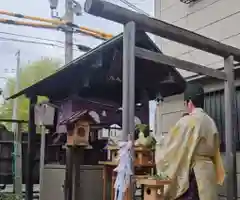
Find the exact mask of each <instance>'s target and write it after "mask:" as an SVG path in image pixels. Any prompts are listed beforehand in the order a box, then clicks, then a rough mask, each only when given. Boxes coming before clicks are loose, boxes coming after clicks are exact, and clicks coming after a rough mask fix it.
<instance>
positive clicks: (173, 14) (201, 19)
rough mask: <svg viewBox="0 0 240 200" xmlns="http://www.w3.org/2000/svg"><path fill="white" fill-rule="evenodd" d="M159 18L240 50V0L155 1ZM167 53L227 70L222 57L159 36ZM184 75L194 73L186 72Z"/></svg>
mask: <svg viewBox="0 0 240 200" xmlns="http://www.w3.org/2000/svg"><path fill="white" fill-rule="evenodd" d="M154 10H155V17H156V18H158V19H161V20H163V21H166V22H168V23H171V24H174V25H176V26H179V27H182V28H185V29H188V30H190V31H194V32H196V33H199V34H201V35H204V36H206V37H210V38H212V39H215V40H218V41H221V42H223V43H225V44H229V45H232V46H235V47H238V48H240V26H239V21H240V1H239V0H199V1H197V2H195V3H192V4H184V3H182V2H180V0H155V7H154ZM155 39H156V42H157V43H158V44H159V46H160V47H161V48H162V51H163V53H165V54H167V55H171V56H174V57H177V58H179V59H183V60H187V61H191V62H195V63H199V64H202V65H205V66H209V67H212V68H219V67H223V60H222V58H221V57H218V56H215V55H212V54H208V53H205V52H203V51H200V50H196V49H194V48H191V47H188V46H185V45H182V44H179V43H176V42H172V41H169V40H166V39H161V38H159V37H157V38H155ZM181 72H182V73H183V75H184V76H190V75H193V73H189V72H185V71H184V72H183V71H181Z"/></svg>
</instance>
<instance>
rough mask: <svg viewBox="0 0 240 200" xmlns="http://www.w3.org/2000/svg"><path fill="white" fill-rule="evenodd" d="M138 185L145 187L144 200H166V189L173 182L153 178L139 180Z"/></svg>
mask: <svg viewBox="0 0 240 200" xmlns="http://www.w3.org/2000/svg"><path fill="white" fill-rule="evenodd" d="M137 183H138V184H140V185H143V186H144V189H143V190H144V195H143V199H144V200H164V187H165V186H166V185H169V184H170V183H171V180H161V179H156V178H153V177H148V178H147V177H146V178H139V179H138V180H137Z"/></svg>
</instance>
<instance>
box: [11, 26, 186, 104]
mask: <svg viewBox="0 0 240 200" xmlns="http://www.w3.org/2000/svg"><path fill="white" fill-rule="evenodd" d="M122 43H123V34H120V35H118V36H115V37H114V38H112V39H110V40H108V41H106V42H104V43H103V44H101V45H99V46H97V47H96V48H94V49H92V50H90V51H88V52H87V53H85V54H84V55H82V56H80V57H79V58H77V59H75V60H73V61H72V62H70V63H68V64H66V65H65V66H64V67H62V68H61V69H59V70H58V71H57V72H56V73H54V74H52V75H50V76H48V77H47V78H45V79H43V80H41V81H39V82H37V83H35V84H34V85H32V86H30V87H28V88H25V89H23V90H22V91H20V92H18V93H16V94H14V95H12V96H11V97H9V98H8V99H14V98H16V97H18V96H21V95H26V96H36V95H37V96H46V97H49V98H50V99H51V100H61V99H64V98H66V97H69V96H71V95H72V94H77V95H79V96H81V97H84V98H91V97H96V98H100V99H108V100H112V101H115V102H117V103H121V101H122V46H123V44H122ZM136 46H138V47H141V48H145V49H148V50H151V51H154V52H161V51H160V50H159V48H158V47H157V46H156V45H155V44H154V42H153V41H152V40H151V39H150V38H149V36H148V35H147V34H146V33H145V32H142V31H137V32H136ZM135 65H136V70H135V79H136V84H135V88H136V89H135V93H136V101H139V99H141V96H142V93H143V92H144V94H145V92H146V93H147V94H148V98H149V100H151V99H155V97H156V95H158V94H159V93H160V94H161V96H163V97H166V96H171V95H174V94H178V93H182V92H183V91H184V88H185V80H184V78H183V77H182V76H181V75H180V74H179V72H178V71H177V70H176V69H174V68H172V67H169V66H165V65H162V64H159V63H155V62H153V61H149V60H144V59H140V58H136V61H135Z"/></svg>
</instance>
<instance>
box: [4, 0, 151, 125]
mask: <svg viewBox="0 0 240 200" xmlns="http://www.w3.org/2000/svg"><path fill="white" fill-rule="evenodd" d="M77 1H78V2H79V3H80V4H81V5H82V7H83V5H84V2H85V0H77ZM108 1H109V2H112V3H115V4H118V5H120V6H123V7H126V8H129V7H128V6H126V5H125V4H123V3H122V2H121V1H120V0H108ZM129 2H131V3H133V4H134V5H135V6H137V7H138V8H140V9H142V10H143V11H145V12H146V13H149V14H150V15H151V16H153V15H154V0H129ZM129 9H131V8H129ZM0 10H5V11H8V12H14V13H20V14H23V15H29V16H38V17H44V18H50V17H51V12H50V7H49V1H48V0H38V1H37V0H7V1H6V0H5V1H3V0H2V1H1V4H0ZM57 11H58V14H59V16H60V17H62V16H63V15H64V0H59V6H58V9H57ZM0 18H5V19H14V20H19V21H20V20H23V19H17V18H11V17H8V16H3V15H2V16H0ZM74 23H75V24H78V25H79V26H85V27H88V28H92V29H95V30H100V31H103V32H106V33H111V34H113V35H116V34H118V33H120V32H122V25H120V24H117V23H114V22H112V21H108V20H105V19H102V18H97V17H95V16H92V15H89V14H87V13H84V12H83V15H82V16H75V17H74ZM9 34H20V35H24V36H32V37H38V38H44V39H48V40H55V41H56V40H57V41H62V42H63V41H64V33H62V32H59V31H54V30H46V29H41V28H31V27H23V26H16V25H6V24H0V61H1V64H0V88H3V87H4V84H5V83H6V79H5V78H4V77H7V76H14V74H15V69H16V56H15V54H16V52H17V51H18V50H20V51H21V66H24V65H25V64H27V63H29V62H33V61H35V60H39V59H41V58H43V57H51V58H56V59H61V60H62V62H64V48H60V47H55V46H49V45H48V46H47V45H39V44H29V43H20V42H13V41H7V40H6V39H5V38H11V39H21V40H31V41H37V42H45V43H55V44H58V45H59V46H62V47H63V44H61V43H56V42H50V41H46V40H36V39H30V38H26V37H20V36H13V35H9ZM101 42H102V41H101V40H97V39H94V38H92V37H89V36H84V35H80V34H77V35H75V36H74V42H73V43H76V44H83V45H87V46H89V47H94V46H97V45H98V44H100V43H101ZM81 54H82V53H81V52H79V51H78V50H76V47H75V50H74V58H76V57H78V56H80V55H81ZM154 109H155V105H154V104H153V103H150V113H151V115H150V121H151V124H152V122H153V115H154V114H153V113H154Z"/></svg>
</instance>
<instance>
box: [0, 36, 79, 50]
mask: <svg viewBox="0 0 240 200" xmlns="http://www.w3.org/2000/svg"><path fill="white" fill-rule="evenodd" d="M0 40H2V41H11V42H21V43H28V44H39V45H45V46H52V47H58V48H64V46H61V45H57V44H53V43H46V42H37V41H32V40H23V39H16V38H7V37H1V36H0ZM76 46H77V45H76ZM73 50H75V51H78V52H79V50H78V49H75V48H73Z"/></svg>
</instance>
